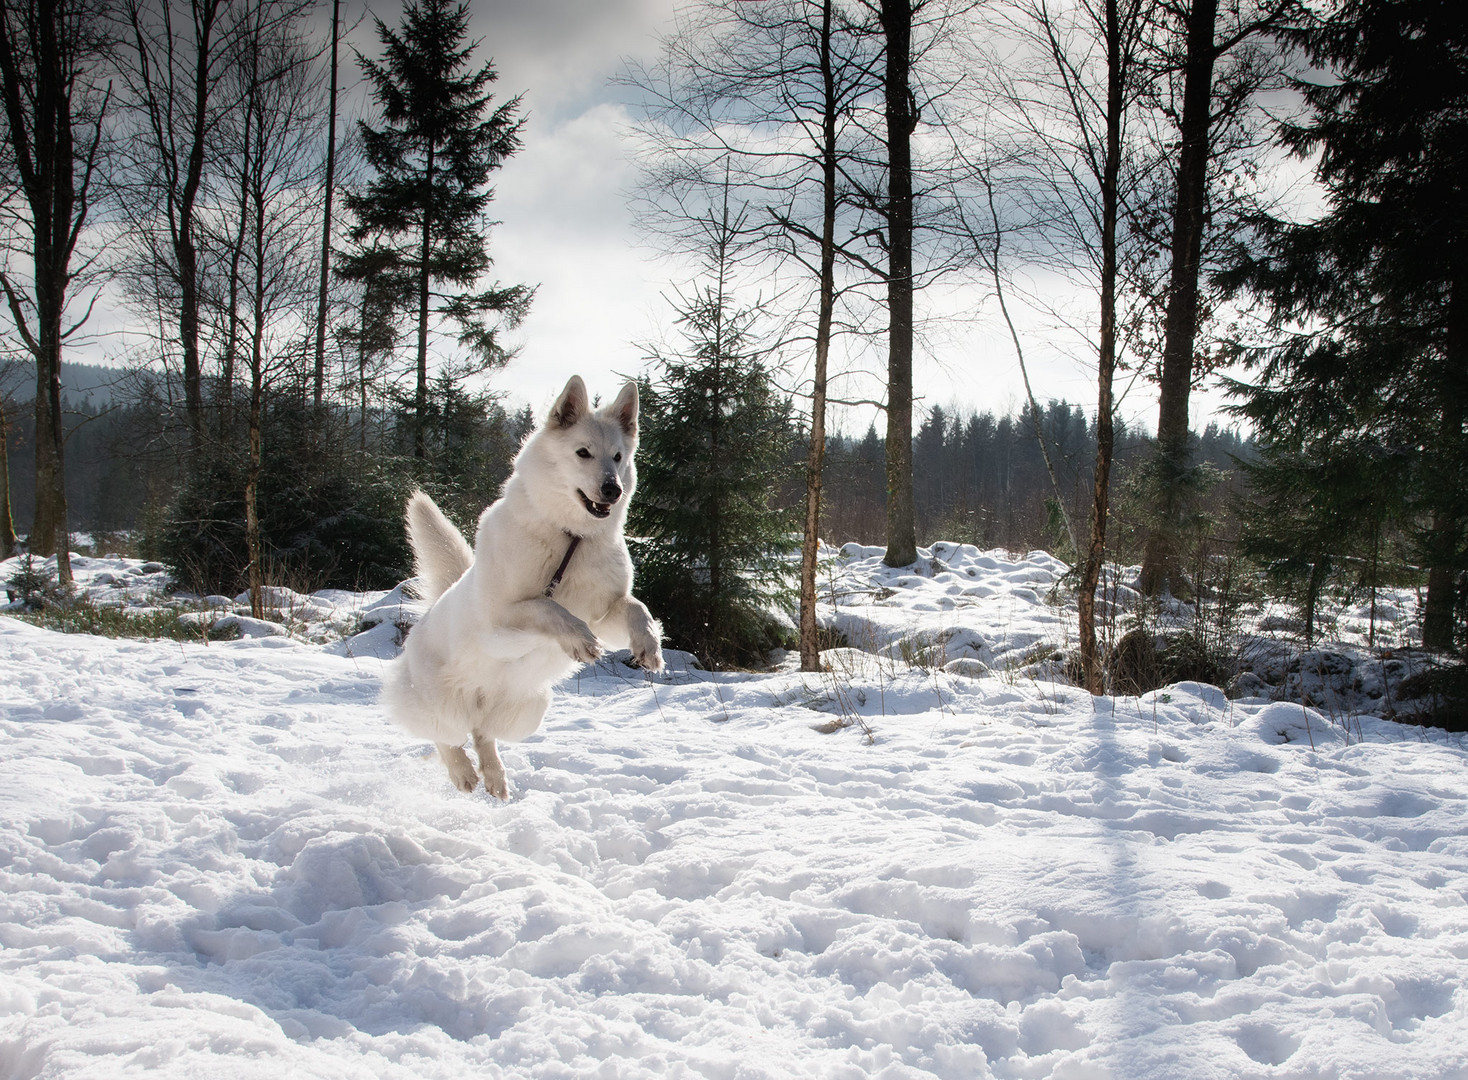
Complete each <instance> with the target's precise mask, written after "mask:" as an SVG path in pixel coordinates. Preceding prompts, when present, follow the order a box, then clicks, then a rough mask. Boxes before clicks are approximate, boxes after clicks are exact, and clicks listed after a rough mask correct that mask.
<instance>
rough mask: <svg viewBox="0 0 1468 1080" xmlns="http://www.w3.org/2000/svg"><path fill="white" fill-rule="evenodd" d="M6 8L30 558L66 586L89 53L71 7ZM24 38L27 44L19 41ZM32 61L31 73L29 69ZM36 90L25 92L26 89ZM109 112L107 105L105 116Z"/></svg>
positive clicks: (90, 162) (2, 280)
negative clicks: (29, 265) (30, 471)
mask: <svg viewBox="0 0 1468 1080" xmlns="http://www.w3.org/2000/svg"><path fill="white" fill-rule="evenodd" d="M8 6H9V5H8V4H6V3H3V2H0V98H3V101H4V109H5V119H6V125H5V131H6V136H7V138H8V140H9V143H10V150H11V157H12V158H13V160H14V161H15V164H16V166H17V171H18V172H19V173H20V177H19V179H20V186H21V190H22V192H23V194H24V196H25V201H26V204H27V205H28V207H29V208H30V212H31V222H30V224H31V234H32V235H31V239H32V256H33V268H34V276H33V282H34V286H33V291H34V297H33V299H34V307H35V324H34V329H32V328H31V326H30V325H29V324H28V322H27V318H26V311H25V308H26V306H27V305H26V304H25V303H24V302H23V301H22V299H21V297H20V296H19V294H18V293H17V292H16V290H15V289H14V287H13V286H12V284H11V283H10V281H9V279H8V278H7V277H5V275H4V273H3V272H0V286H3V288H4V291H5V296H6V300H7V301H8V303H9V306H10V312H11V315H12V316H13V317H14V319H15V324H16V329H17V331H18V332H19V334H20V336H21V339H22V340H23V341H24V342H25V345H26V348H27V351H29V352H30V354H31V356H32V357H33V358H34V359H35V362H36V401H35V425H36V432H35V439H36V444H35V464H36V506H35V518H34V522H33V525H32V528H31V535H30V550H31V551H32V552H34V553H35V554H38V555H42V556H49V555H52V554H54V555H55V556H56V573H57V577H58V578H59V579H60V581H61V583H62V584H64V585H69V584H70V583H71V580H72V576H71V556H70V550H69V542H68V534H67V522H66V486H65V480H66V469H65V440H66V432H65V429H64V427H63V425H62V417H61V349H62V341H63V337H62V331H61V320H62V314H63V312H64V311H65V310H66V288H67V285H68V283H69V282H70V280H71V275H70V263H71V254H72V249H73V247H74V245H75V243H76V236H77V234H78V233H79V232H80V231H81V229H82V227H83V225H84V223H85V220H86V216H87V209H88V203H87V198H86V191H87V186H88V182H89V180H90V177H91V171H92V168H93V167H94V165H95V161H96V151H97V145H98V141H97V140H99V139H100V125H101V121H100V119H99V120H98V135H97V137H96V139H94V141H93V143H92V145H91V148H90V149H89V150H87V151H86V152H85V153H84V154H83V160H84V162H85V166H84V169H85V171H84V173H83V176H82V181H81V185H80V189H78V185H77V178H76V175H75V169H76V166H77V164H78V158H77V153H76V149H77V148H76V146H75V143H74V140H73V133H72V122H73V114H72V109H73V101H72V95H73V94H77V93H81V92H82V91H81V90H80V88H79V86H78V75H77V71H76V70H75V68H76V66H78V65H80V64H81V63H82V61H80V60H79V59H78V58H77V54H78V53H80V52H81V50H82V49H83V47H84V46H83V44H82V42H81V41H80V40H79V35H80V29H79V22H80V20H79V19H78V16H77V13H75V12H73V11H70V10H68V8H67V7H66V4H65V2H64V0H33V2H32V3H31V4H30V5H29V7H28V9H27V10H26V12H25V13H24V15H25V17H23V18H22V19H20V20H19V24H18V25H17V24H16V22H15V21H13V20H12V18H11V14H10V11H8V10H7V8H8ZM17 33H19V34H21V35H24V37H23V38H18V37H17V36H16V35H17ZM26 56H29V58H30V60H31V62H32V65H33V66H32V68H31V69H30V70H25V69H24V68H23V67H22V60H23V58H24V57H26ZM27 83H28V84H29V85H26V84H27ZM105 110H106V102H105V101H104V102H103V104H102V111H103V112H105Z"/></svg>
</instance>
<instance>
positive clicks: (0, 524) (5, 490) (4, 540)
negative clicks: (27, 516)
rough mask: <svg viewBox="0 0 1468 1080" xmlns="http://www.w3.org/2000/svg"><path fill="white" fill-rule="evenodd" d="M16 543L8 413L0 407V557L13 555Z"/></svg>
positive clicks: (6, 557) (4, 557)
mask: <svg viewBox="0 0 1468 1080" xmlns="http://www.w3.org/2000/svg"><path fill="white" fill-rule="evenodd" d="M18 545H19V538H18V537H17V536H16V535H15V518H14V517H13V516H12V514H11V512H10V415H9V413H7V412H6V411H5V409H4V408H3V407H0V559H8V558H10V557H11V556H12V555H14V554H15V552H16V550H17V547H18Z"/></svg>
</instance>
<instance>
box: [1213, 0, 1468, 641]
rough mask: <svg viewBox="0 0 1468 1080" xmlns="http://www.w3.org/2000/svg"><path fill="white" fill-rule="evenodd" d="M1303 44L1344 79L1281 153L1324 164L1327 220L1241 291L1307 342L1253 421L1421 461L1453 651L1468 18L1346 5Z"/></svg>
mask: <svg viewBox="0 0 1468 1080" xmlns="http://www.w3.org/2000/svg"><path fill="white" fill-rule="evenodd" d="M1292 39H1293V40H1294V42H1295V43H1296V44H1297V45H1298V46H1299V47H1300V48H1302V49H1303V51H1304V52H1305V55H1306V56H1307V57H1308V58H1309V60H1310V61H1311V62H1312V64H1313V65H1314V66H1315V68H1316V69H1317V70H1320V69H1324V70H1327V71H1328V72H1329V75H1328V76H1327V77H1325V78H1322V79H1320V80H1319V81H1318V82H1305V83H1302V84H1301V91H1302V93H1303V94H1304V97H1305V100H1306V102H1307V104H1308V106H1309V115H1308V117H1307V118H1306V119H1305V121H1304V122H1302V123H1300V124H1298V125H1293V126H1289V127H1286V128H1285V129H1284V132H1283V138H1284V141H1285V142H1286V144H1287V145H1288V146H1290V147H1291V148H1292V149H1294V150H1296V151H1297V152H1299V153H1301V154H1307V153H1319V155H1320V164H1319V166H1318V170H1317V172H1318V176H1319V179H1320V180H1321V182H1322V184H1323V185H1324V187H1325V191H1326V195H1327V199H1328V207H1329V209H1328V212H1327V213H1326V214H1324V215H1323V216H1322V217H1320V218H1319V219H1317V220H1315V221H1312V222H1309V223H1306V224H1291V223H1284V222H1279V221H1263V222H1261V223H1260V226H1261V231H1262V234H1263V240H1264V251H1263V254H1261V255H1257V256H1247V255H1245V256H1241V257H1240V259H1239V261H1238V267H1237V269H1236V271H1235V272H1233V273H1232V274H1230V275H1229V277H1230V278H1231V279H1232V281H1233V282H1234V283H1235V284H1242V285H1246V286H1248V287H1250V288H1252V289H1253V290H1254V291H1255V292H1257V293H1258V294H1259V295H1261V296H1262V297H1263V298H1264V299H1265V300H1266V301H1267V302H1268V304H1269V305H1270V307H1271V311H1272V316H1273V319H1274V320H1275V322H1276V323H1277V324H1279V325H1284V326H1291V327H1292V329H1295V330H1296V331H1299V332H1298V333H1296V334H1294V335H1292V336H1291V337H1289V338H1288V340H1287V344H1286V345H1285V346H1283V347H1281V348H1278V349H1276V350H1274V351H1272V352H1269V353H1267V354H1265V355H1264V356H1263V361H1264V364H1263V369H1262V373H1261V374H1262V377H1261V378H1260V380H1259V381H1258V385H1257V386H1255V387H1252V388H1243V389H1242V393H1243V396H1244V397H1245V400H1246V411H1247V413H1248V415H1249V416H1250V417H1251V418H1252V419H1253V420H1254V422H1255V424H1256V426H1257V428H1258V430H1259V431H1260V432H1261V433H1262V434H1263V435H1265V436H1267V437H1278V435H1279V434H1280V433H1284V432H1288V431H1295V432H1303V433H1306V434H1313V435H1314V436H1316V437H1319V438H1323V437H1326V436H1329V435H1333V436H1335V437H1342V436H1349V435H1357V436H1361V437H1369V438H1371V439H1373V440H1375V441H1377V442H1378V443H1380V444H1382V445H1384V446H1400V447H1407V448H1412V449H1413V452H1414V453H1415V454H1416V456H1417V461H1416V462H1415V463H1414V465H1413V467H1412V468H1409V469H1403V470H1402V471H1401V476H1402V477H1403V481H1404V482H1409V481H1410V487H1409V489H1408V491H1407V494H1408V496H1409V498H1410V501H1411V504H1412V506H1413V508H1414V509H1415V511H1416V517H1417V520H1418V521H1419V522H1420V523H1421V527H1420V529H1419V532H1418V536H1417V540H1418V553H1419V557H1420V559H1421V561H1422V562H1423V563H1424V564H1425V565H1426V566H1427V567H1428V578H1427V601H1426V605H1425V609H1424V615H1423V642H1424V644H1426V645H1428V646H1430V647H1435V648H1443V649H1446V648H1451V647H1452V645H1453V644H1454V637H1455V620H1454V607H1455V602H1456V598H1457V596H1458V595H1459V594H1460V591H1461V589H1462V587H1463V578H1464V571H1465V567H1468V434H1465V431H1464V422H1465V419H1468V411H1465V410H1468V7H1465V6H1464V5H1462V4H1453V3H1426V2H1422V0H1346V2H1344V3H1342V4H1340V5H1338V6H1336V7H1334V8H1332V9H1331V12H1330V15H1329V17H1328V18H1325V19H1323V20H1321V21H1319V22H1316V23H1314V24H1312V25H1309V26H1307V27H1305V28H1304V29H1302V30H1300V31H1298V32H1295V33H1294V34H1293V35H1292ZM1321 327H1324V328H1325V329H1320V328H1321ZM1343 424H1351V425H1355V426H1354V427H1342V426H1341V425H1343ZM1458 629H1459V630H1460V631H1461V621H1460V625H1459V627H1458Z"/></svg>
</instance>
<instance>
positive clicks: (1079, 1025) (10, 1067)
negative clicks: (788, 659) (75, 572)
mask: <svg viewBox="0 0 1468 1080" xmlns="http://www.w3.org/2000/svg"><path fill="white" fill-rule="evenodd" d="M377 664H378V662H377V661H375V660H350V659H342V658H339V657H335V656H330V655H326V654H324V653H322V652H321V651H320V650H318V649H314V648H311V647H307V646H302V645H297V644H292V643H289V642H286V641H285V640H283V639H265V640H263V641H244V642H237V643H230V644H216V645H212V646H209V647H207V648H206V647H203V646H193V645H190V646H179V645H176V644H162V643H139V642H121V643H118V642H112V641H104V640H96V639H89V638H83V637H62V636H58V635H55V634H51V633H47V632H44V631H40V630H37V629H34V628H32V627H29V626H26V625H23V624H20V623H17V622H15V621H14V620H10V619H0V665H3V672H4V676H3V679H0V731H3V733H4V738H5V742H6V746H7V751H8V752H7V753H6V755H5V759H4V761H3V763H0V884H3V898H0V1077H6V1078H21V1077H26V1078H30V1077H63V1076H64V1077H82V1076H86V1077H120V1076H127V1075H133V1074H136V1073H142V1072H145V1071H146V1072H150V1073H157V1074H159V1075H164V1076H177V1077H188V1078H190V1080H196V1078H199V1077H213V1076H228V1077H232V1078H233V1077H238V1078H248V1077H262V1078H266V1077H268V1078H270V1080H280V1078H281V1077H285V1076H290V1077H298V1076H300V1077H306V1076H309V1077H363V1076H383V1077H437V1076H454V1077H463V1076H466V1075H472V1076H486V1077H498V1076H538V1077H588V1076H605V1077H618V1078H621V1077H704V1076H706V1077H728V1078H731V1080H733V1078H753V1077H866V1076H881V1077H916V1076H930V1075H932V1076H942V1077H955V1078H972V1077H985V1076H990V1075H992V1076H996V1077H1016V1078H1019V1077H1054V1078H1057V1080H1059V1078H1078V1077H1105V1076H1112V1077H1119V1078H1122V1077H1124V1078H1133V1077H1134V1078H1143V1077H1155V1078H1158V1080H1162V1078H1168V1080H1176V1078H1206V1077H1219V1078H1223V1077H1228V1078H1244V1077H1261V1078H1262V1077H1270V1078H1276V1077H1299V1078H1313V1077H1322V1076H1336V1077H1412V1078H1414V1080H1429V1078H1435V1077H1443V1078H1448V1077H1464V1076H1468V1041H1465V1040H1464V1038H1463V1035H1464V1032H1465V1031H1468V989H1465V984H1468V754H1465V752H1464V751H1463V750H1462V749H1461V748H1459V747H1456V746H1453V745H1443V744H1442V743H1441V742H1438V743H1433V742H1425V741H1421V740H1420V738H1419V737H1418V736H1417V734H1416V733H1415V732H1413V731H1412V730H1411V729H1405V728H1399V727H1397V726H1396V725H1391V724H1385V723H1381V724H1375V725H1368V727H1367V729H1366V730H1367V735H1368V739H1369V740H1370V741H1368V742H1367V743H1366V744H1364V745H1363V744H1357V745H1346V744H1345V743H1344V741H1343V740H1342V738H1341V737H1340V735H1339V732H1338V729H1334V728H1330V727H1329V726H1327V725H1324V724H1323V723H1322V722H1321V719H1320V718H1319V717H1318V716H1314V717H1313V721H1312V723H1311V727H1310V730H1309V731H1308V732H1307V730H1306V728H1305V725H1304V720H1305V719H1306V717H1307V714H1306V713H1305V712H1304V711H1303V710H1302V709H1301V708H1300V707H1299V706H1297V705H1283V704H1275V705H1255V706H1242V707H1241V706H1238V705H1235V704H1232V703H1229V702H1227V701H1224V700H1223V699H1222V697H1221V695H1219V694H1218V692H1217V691H1215V690H1212V689H1210V688H1202V687H1196V686H1194V687H1190V686H1188V685H1186V684H1184V685H1182V686H1178V687H1173V688H1171V689H1170V690H1169V691H1168V692H1166V693H1160V694H1157V695H1152V696H1149V697H1147V698H1143V699H1141V700H1140V701H1138V700H1136V699H1128V700H1124V701H1120V702H1118V703H1116V705H1115V706H1114V711H1112V709H1113V706H1112V703H1111V702H1110V701H1107V700H1103V701H1101V702H1099V703H1098V705H1097V706H1096V707H1094V708H1093V705H1092V702H1091V699H1090V698H1089V697H1087V696H1086V695H1084V694H1081V693H1080V692H1079V691H1076V690H1074V689H1070V688H1065V687H1058V686H1052V685H1050V684H1046V683H1035V682H1023V681H1014V682H1007V681H1006V680H1004V679H1001V678H998V677H989V678H985V679H982V680H967V679H960V678H949V677H947V676H937V677H935V676H934V675H932V674H930V673H923V672H920V671H912V672H904V673H902V674H892V673H891V671H892V670H893V669H891V668H889V669H888V674H886V675H883V674H882V673H881V672H880V671H877V672H875V673H872V674H869V676H867V677H864V678H861V679H853V680H852V681H851V682H850V683H849V684H847V685H845V686H843V687H842V690H843V692H846V693H850V694H852V695H858V694H859V695H860V696H864V697H865V699H866V704H865V705H863V706H861V712H862V713H863V714H864V715H865V717H866V718H867V719H868V721H869V722H870V723H871V724H872V725H873V727H874V728H875V733H876V740H875V743H874V744H873V745H867V743H866V742H865V741H864V739H863V737H862V734H861V732H860V731H859V729H858V728H856V727H849V728H846V729H844V730H841V731H838V732H836V733H834V734H819V733H817V732H816V731H814V730H813V724H815V723H818V722H820V721H822V720H825V719H828V718H829V717H828V716H827V715H825V714H823V713H820V712H813V711H812V710H811V709H810V708H808V707H806V704H812V703H814V704H819V703H820V702H821V701H822V700H823V699H824V697H825V694H824V693H822V692H821V690H820V687H819V686H818V685H817V684H815V683H812V684H811V688H810V690H809V691H808V692H807V691H803V690H802V683H801V680H800V677H799V676H797V675H789V674H786V675H764V676H729V677H722V676H721V677H719V679H718V680H717V682H715V681H713V680H711V679H710V677H709V676H704V675H699V676H681V677H678V679H677V680H676V681H675V682H674V683H672V684H669V683H667V682H663V683H659V684H658V685H657V687H656V691H655V692H654V690H653V688H651V687H650V686H649V684H647V683H645V682H643V681H641V680H640V678H638V677H636V676H633V675H632V674H631V673H625V677H623V676H621V675H618V674H616V673H614V672H613V671H612V669H611V668H610V667H607V668H601V669H594V670H588V671H587V672H586V673H584V674H583V676H582V677H581V678H580V679H579V680H572V681H571V683H570V684H569V685H568V686H567V687H566V688H565V690H564V691H563V692H562V693H560V694H559V695H558V697H557V700H556V703H555V705H554V706H553V708H552V712H551V715H550V716H549V717H548V719H547V722H546V725H545V727H544V728H543V729H542V731H541V732H540V733H539V734H538V735H537V736H536V737H535V738H534V739H532V740H531V741H529V742H527V743H524V744H521V745H520V746H518V747H513V746H512V747H509V748H508V752H507V753H506V755H505V757H506V764H507V766H508V768H509V770H510V775H511V778H512V782H513V783H514V784H515V786H516V792H515V795H514V797H513V799H512V801H511V802H510V803H509V804H508V805H498V804H493V803H492V802H491V801H490V800H488V799H487V798H486V797H485V796H484V794H483V792H482V790H481V791H480V792H477V793H476V794H475V795H473V796H464V795H460V794H458V793H457V792H455V791H453V790H452V789H451V788H450V787H449V785H448V783H447V781H446V779H445V777H444V775H443V772H442V769H441V768H440V766H439V765H438V762H437V760H436V759H434V758H430V757H428V756H425V753H424V751H425V750H426V747H425V746H424V744H421V743H414V742H412V741H411V740H409V739H407V738H406V737H404V736H403V735H402V734H401V733H399V732H398V731H396V730H395V729H393V728H391V727H390V726H389V725H388V724H387V723H386V722H385V721H383V720H382V719H381V718H380V716H379V715H378V714H377V713H376V712H375V711H374V708H373V706H372V700H373V698H374V696H375V694H376V688H377V672H378V666H377ZM622 670H623V671H624V672H625V669H622ZM830 686H831V684H830V683H829V681H828V682H827V684H826V688H827V689H829V688H830ZM833 707H834V706H830V705H828V706H827V708H828V709H830V708H833ZM884 709H885V714H886V715H884V714H883V713H884ZM1282 733H1283V734H1282ZM1285 737H1288V738H1289V739H1290V740H1292V741H1288V742H1284V741H1282V739H1284V738H1285ZM1311 738H1313V739H1314V742H1315V746H1316V748H1317V749H1315V750H1312V749H1311V747H1310V745H1309V740H1310V739H1311Z"/></svg>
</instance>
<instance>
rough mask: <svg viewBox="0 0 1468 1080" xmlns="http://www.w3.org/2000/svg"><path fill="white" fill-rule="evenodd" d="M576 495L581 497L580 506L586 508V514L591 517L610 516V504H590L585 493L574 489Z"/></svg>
mask: <svg viewBox="0 0 1468 1080" xmlns="http://www.w3.org/2000/svg"><path fill="white" fill-rule="evenodd" d="M576 494H577V495H580V496H581V505H582V506H584V507H586V512H587V513H588V514H590V515H591V516H592V517H596V518H604V517H607V516H609V515H610V514H611V512H612V504H611V503H603V502H592V501H591V500H590V499H588V498H587V497H586V492H584V491H582V490H581V489H580V488H577V489H576Z"/></svg>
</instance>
